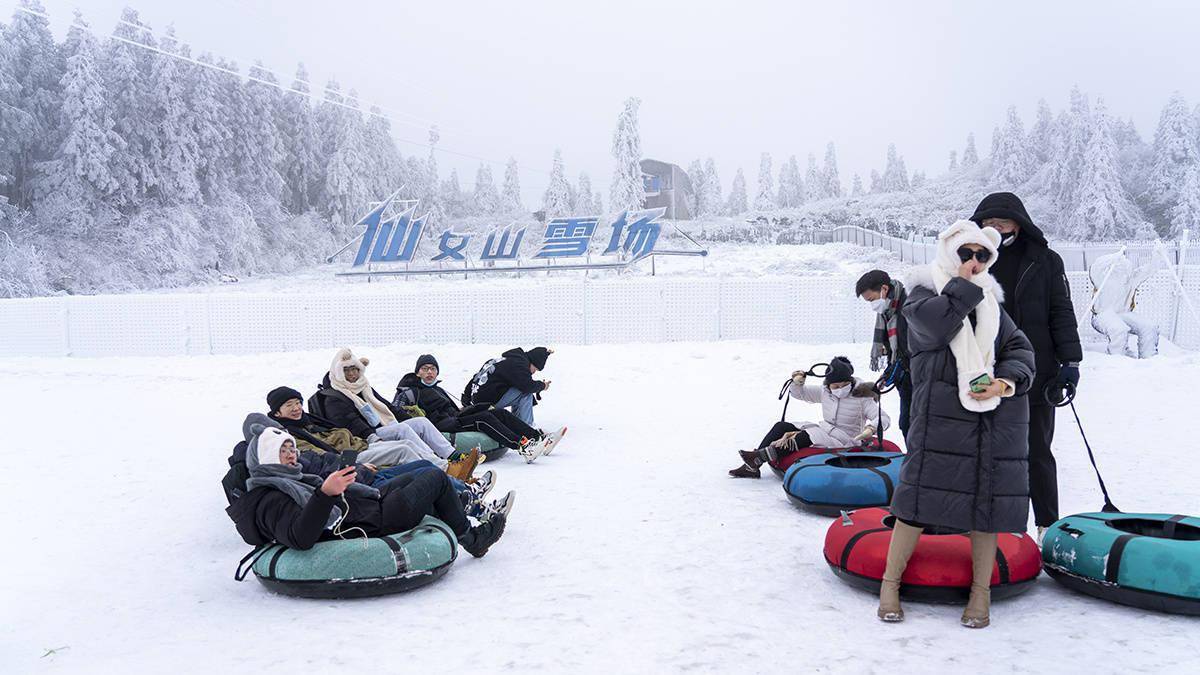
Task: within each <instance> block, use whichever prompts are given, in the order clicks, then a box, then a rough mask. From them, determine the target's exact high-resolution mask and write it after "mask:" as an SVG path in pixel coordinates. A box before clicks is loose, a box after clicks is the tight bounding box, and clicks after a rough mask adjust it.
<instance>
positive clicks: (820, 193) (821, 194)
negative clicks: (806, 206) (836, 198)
mask: <svg viewBox="0 0 1200 675" xmlns="http://www.w3.org/2000/svg"><path fill="white" fill-rule="evenodd" d="M827 186H828V183H827V182H826V180H825V175H824V174H822V173H821V170H820V169H818V168H817V156H816V155H814V154H812V153H811V152H810V153H808V170H807V171H806V173H805V175H804V188H805V190H806V191H807V193H808V194H807V195H806V196H807V198H808V201H814V202H815V201H819V200H821V199H825V198H826V197H828V196H829V195H828V194H826V192H825V189H826V187H827Z"/></svg>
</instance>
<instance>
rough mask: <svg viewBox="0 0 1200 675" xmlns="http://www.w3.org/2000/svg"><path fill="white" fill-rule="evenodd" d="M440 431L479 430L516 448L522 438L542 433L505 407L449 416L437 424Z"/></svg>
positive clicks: (533, 437)
mask: <svg viewBox="0 0 1200 675" xmlns="http://www.w3.org/2000/svg"><path fill="white" fill-rule="evenodd" d="M437 427H438V431H444V432H446V433H450V434H454V433H458V432H460V431H478V432H480V433H483V434H487V437H488V438H490V439H492V440H493V441H496V442H497V443H499V444H500V445H503V446H504V447H506V448H510V449H514V450H515V449H516V448H518V447H520V445H521V438H522V437H524V438H529V439H536V438H537V437H538V436H540V435H541V432H539V431H538V430H537V429H534V428H533V427H531V426H529V425H528V424H525V423H524V422H522V421H521V418H519V417H517V416H516V415H514V414H512V413H511V412H509V411H507V410H505V409H503V408H493V409H491V410H484V411H482V412H477V413H473V414H470V415H460V416H458V417H448V418H446V419H444V420H442V422H441V423H440V424H438V425H437Z"/></svg>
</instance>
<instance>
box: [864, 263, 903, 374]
mask: <svg viewBox="0 0 1200 675" xmlns="http://www.w3.org/2000/svg"><path fill="white" fill-rule="evenodd" d="M891 289H892V304H891V305H890V306H889V307H888V310H887V311H886V312H884V313H883V314H876V315H875V340H874V342H872V343H871V370H883V369H884V368H885V367H887V366H890V365H891V364H892V362H893V361H895V360H896V356H897V354H898V353H899V351H900V346H899V341H898V338H897V337H896V319H897V318H899V316H900V301H901V300H902V299H903V298H904V285H903V284H901V283H900V282H899V281H896V280H895V279H893V280H892V283H891Z"/></svg>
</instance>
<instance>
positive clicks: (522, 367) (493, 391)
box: [461, 347, 554, 426]
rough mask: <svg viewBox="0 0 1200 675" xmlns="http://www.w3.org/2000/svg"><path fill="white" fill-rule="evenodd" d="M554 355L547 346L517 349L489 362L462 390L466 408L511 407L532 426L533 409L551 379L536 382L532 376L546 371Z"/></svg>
mask: <svg viewBox="0 0 1200 675" xmlns="http://www.w3.org/2000/svg"><path fill="white" fill-rule="evenodd" d="M553 353H554V350H553V349H549V348H547V347H534V348H533V349H530V350H529V351H525V350H524V349H521V348H520V347H514V348H512V349H510V350H508V351H506V352H504V353H503V354H501V355H500V358H498V359H489V360H488V361H487V362H486V363H484V364H483V366H482V367H480V368H479V372H477V373H475V375H474V376H472V377H471V380H470V381H469V382H467V386H466V387H464V388H463V393H462V397H461V400H462V403H463V405H466V406H470V405H479V404H483V403H486V404H488V405H492V406H495V407H496V408H510V409H512V412H513V414H514V415H516V416H517V417H518V418H520V420H521V421H522V422H524V423H525V424H527V425H529V426H533V406H535V405H537V401H538V399H540V398H541V396H542V392H544V391H549V390H550V380H544V381H543V380H535V379H533V374H534V373H536V372H539V371H542V370H545V369H546V360H547V359H549V358H550V355H551V354H553Z"/></svg>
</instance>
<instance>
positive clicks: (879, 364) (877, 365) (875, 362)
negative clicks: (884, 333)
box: [871, 354, 888, 372]
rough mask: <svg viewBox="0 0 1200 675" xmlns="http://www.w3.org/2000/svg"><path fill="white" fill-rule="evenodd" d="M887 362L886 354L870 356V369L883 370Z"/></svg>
mask: <svg viewBox="0 0 1200 675" xmlns="http://www.w3.org/2000/svg"><path fill="white" fill-rule="evenodd" d="M887 364H888V357H887V354H879V355H876V356H872V357H871V370H872V371H876V372H878V371H880V370H883V369H884V368H886V367H887Z"/></svg>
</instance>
